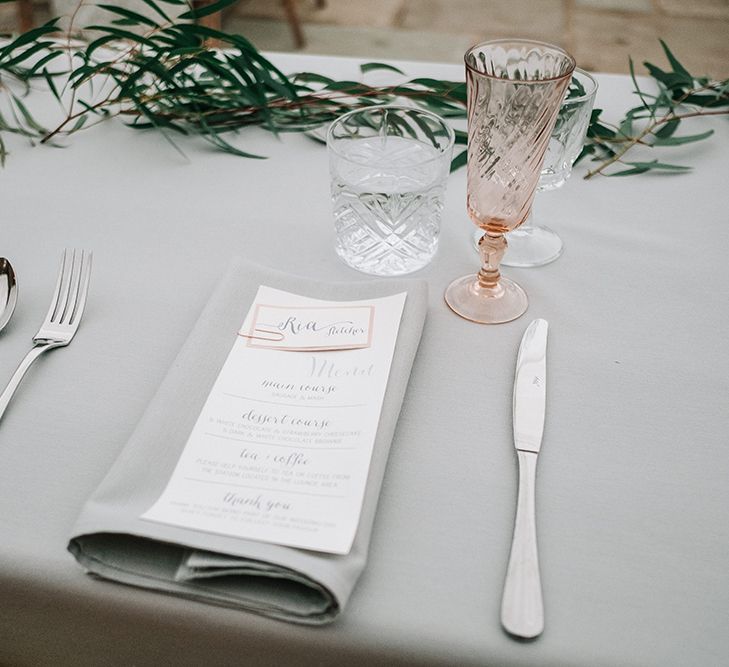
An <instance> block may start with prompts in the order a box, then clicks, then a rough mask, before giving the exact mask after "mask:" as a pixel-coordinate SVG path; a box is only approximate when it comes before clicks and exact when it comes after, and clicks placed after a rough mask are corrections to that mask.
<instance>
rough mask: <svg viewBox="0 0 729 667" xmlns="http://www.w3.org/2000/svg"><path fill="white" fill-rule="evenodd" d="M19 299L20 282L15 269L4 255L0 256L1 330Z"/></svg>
mask: <svg viewBox="0 0 729 667" xmlns="http://www.w3.org/2000/svg"><path fill="white" fill-rule="evenodd" d="M17 300H18V283H17V281H16V280H15V271H13V267H12V265H11V264H10V262H8V260H7V259H5V258H4V257H0V331H2V330H3V328H4V327H5V325H6V324H7V323H8V322H9V321H10V318H11V317H12V316H13V311H14V310H15V302H16V301H17Z"/></svg>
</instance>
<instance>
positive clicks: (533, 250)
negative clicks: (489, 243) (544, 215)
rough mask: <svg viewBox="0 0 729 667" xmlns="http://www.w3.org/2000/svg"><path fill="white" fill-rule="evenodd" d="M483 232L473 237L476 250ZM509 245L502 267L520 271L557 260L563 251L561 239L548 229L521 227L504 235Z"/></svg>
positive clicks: (478, 231)
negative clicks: (510, 267)
mask: <svg viewBox="0 0 729 667" xmlns="http://www.w3.org/2000/svg"><path fill="white" fill-rule="evenodd" d="M482 236H483V232H482V231H481V230H480V229H478V230H476V233H475V234H474V235H473V245H474V247H475V248H476V249H478V241H479V239H480V238H481V237H482ZM506 241H507V243H508V244H509V245H508V246H507V248H506V253H505V254H504V258H503V259H502V260H501V264H502V265H503V266H514V267H518V268H520V269H529V268H532V267H534V266H544V265H545V264H549V263H550V262H553V261H554V260H555V259H557V258H558V257H559V256H560V255H561V254H562V250H564V244H563V243H562V239H561V238H560V237H559V235H558V234H557V233H556V232H553V231H552V230H551V229H550V228H549V227H542V226H539V227H526V226H522V227H519V228H518V229H515V230H514V231H513V232H509V233H508V234H507V235H506Z"/></svg>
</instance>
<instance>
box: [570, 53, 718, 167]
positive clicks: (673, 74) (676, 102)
mask: <svg viewBox="0 0 729 667" xmlns="http://www.w3.org/2000/svg"><path fill="white" fill-rule="evenodd" d="M661 46H662V47H663V52H664V54H665V56H666V60H667V61H668V64H669V67H670V70H663V69H661V68H660V67H657V66H656V65H653V64H652V63H649V62H645V63H643V64H644V65H645V67H646V69H647V70H648V73H649V74H650V76H651V78H652V79H653V81H652V87H651V91H652V92H648V91H646V90H645V89H644V88H641V86H640V84H639V82H638V79H637V78H636V76H635V69H634V65H633V61H632V60H630V76H631V79H632V82H633V92H634V94H635V95H636V96H637V98H638V99H639V100H640V104H639V105H638V106H635V107H633V108H632V109H628V111H626V113H625V116H624V117H623V119H622V120H621V121H620V122H619V123H618V124H617V125H611V124H609V123H606V122H603V121H602V119H601V114H602V110H601V109H595V110H594V111H593V112H592V118H591V120H590V127H589V129H588V132H587V141H586V142H585V147H584V149H583V150H582V153H581V155H580V157H579V158H578V161H579V160H580V159H582V158H584V157H586V156H590V157H591V159H592V161H593V162H598V163H599V164H598V166H597V167H595V168H594V169H592V170H591V171H589V172H588V173H587V175H586V177H585V178H591V177H592V176H595V175H596V174H604V175H607V176H630V175H633V174H643V173H645V172H647V171H656V172H662V173H674V174H675V173H681V172H685V171H688V170H689V169H690V167H688V166H685V165H677V164H671V163H666V162H662V161H659V160H657V159H655V160H647V161H642V162H635V161H632V162H631V161H627V160H625V155H626V153H627V152H628V151H629V150H631V149H633V148H634V147H635V146H647V147H652V148H660V147H666V146H681V145H683V144H688V143H692V142H695V141H702V140H703V139H707V138H708V137H710V136H711V135H712V134H713V133H714V131H713V130H707V131H705V132H700V133H697V134H682V135H679V136H677V135H676V132H677V131H678V130H679V128H682V123H684V122H685V121H686V120H687V119H689V118H695V117H698V116H711V115H725V114H729V81H711V80H710V79H709V78H708V77H703V76H694V75H692V74H690V73H689V71H688V70H687V69H686V68H685V67H684V66H683V65H682V64H681V63H680V62H679V60H678V59H677V58H676V56H675V55H674V54H673V53H672V51H671V50H670V49H669V48H668V45H667V44H666V43H665V42H664V41H662V40H661ZM620 165H623V166H627V167H628V168H627V169H619V170H617V171H609V172H608V171H606V170H607V169H608V168H614V167H618V166H620Z"/></svg>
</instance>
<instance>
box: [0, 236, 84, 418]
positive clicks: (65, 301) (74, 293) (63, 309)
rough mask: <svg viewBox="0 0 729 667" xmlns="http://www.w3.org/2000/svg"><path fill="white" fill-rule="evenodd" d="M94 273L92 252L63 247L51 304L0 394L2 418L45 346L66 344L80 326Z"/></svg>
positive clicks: (52, 346)
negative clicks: (28, 346)
mask: <svg viewBox="0 0 729 667" xmlns="http://www.w3.org/2000/svg"><path fill="white" fill-rule="evenodd" d="M90 275H91V253H90V252H87V251H84V250H68V249H66V250H64V251H63V259H62V260H61V269H60V271H59V272H58V280H57V281H56V291H55V292H54V293H53V299H52V301H51V306H50V308H49V309H48V313H47V315H46V319H45V320H44V321H43V324H41V328H40V329H39V330H38V333H37V334H36V335H35V336H34V337H33V343H34V345H33V347H32V349H31V350H30V352H28V354H26V355H25V359H23V361H21V362H20V366H18V370H16V371H15V373H13V377H11V378H10V382H8V386H7V387H5V391H3V393H2V394H0V419H2V416H3V414H4V413H5V408H7V407H8V403H10V399H11V398H12V397H13V394H14V393H15V390H16V389H17V388H18V385H19V384H20V381H21V380H22V379H23V376H24V375H25V372H26V371H27V370H28V369H29V368H30V366H31V364H32V363H33V362H34V361H35V360H36V359H37V358H38V357H40V355H41V354H43V353H44V352H45V351H46V350H52V349H53V348H54V347H64V346H65V345H68V344H69V343H70V342H71V339H72V338H73V337H74V335H75V334H76V331H77V330H78V325H79V323H80V322H81V316H82V315H83V312H84V306H85V305H86V294H87V293H88V290H89V277H90Z"/></svg>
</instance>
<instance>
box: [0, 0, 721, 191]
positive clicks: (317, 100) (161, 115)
mask: <svg viewBox="0 0 729 667" xmlns="http://www.w3.org/2000/svg"><path fill="white" fill-rule="evenodd" d="M0 1H2V0H0ZM143 1H144V2H145V4H146V5H147V6H148V7H150V8H151V9H152V10H153V16H152V17H150V16H146V15H142V14H140V13H138V12H135V11H132V10H130V9H126V8H123V7H118V6H116V5H114V4H102V5H99V6H100V7H101V8H103V9H105V10H106V11H107V12H109V24H108V25H96V26H88V28H87V29H88V30H93V31H94V39H93V40H92V41H91V42H90V43H83V44H81V45H74V43H73V42H72V41H71V40H70V39H68V38H67V39H61V38H60V37H57V36H56V35H57V33H58V27H57V25H56V21H55V20H54V21H51V22H49V23H47V24H45V25H43V26H41V27H39V28H35V29H33V30H30V31H29V32H27V33H25V34H22V35H19V36H17V37H15V39H13V40H11V41H10V42H9V43H7V44H6V45H5V46H4V47H2V48H0V164H3V163H4V161H5V157H6V149H5V144H4V143H3V140H2V137H3V134H4V133H5V132H9V133H15V134H19V135H22V136H24V137H27V138H28V139H29V140H30V141H32V142H36V141H40V142H41V143H49V142H51V143H52V142H53V140H54V139H55V138H57V137H59V136H66V135H70V134H73V133H74V132H76V131H78V130H80V129H82V128H85V127H89V126H91V125H93V123H90V122H88V121H89V120H92V119H95V120H96V121H101V120H104V119H106V118H108V117H110V116H119V117H120V118H122V119H124V120H125V121H126V122H127V123H128V125H130V126H131V127H132V128H135V129H140V130H141V129H149V128H155V129H157V130H158V131H160V132H162V133H164V135H165V136H166V137H167V139H168V140H169V141H170V142H171V143H172V144H173V145H174V146H175V147H177V148H178V150H179V147H178V146H177V142H176V140H175V137H177V136H183V135H187V136H196V137H200V138H202V139H204V140H206V141H208V142H210V143H211V144H213V145H214V146H216V147H217V148H219V149H221V150H223V151H226V152H228V153H231V154H234V155H238V156H241V157H248V158H258V157H261V156H258V155H253V154H252V153H250V152H247V151H245V150H242V149H241V148H239V147H238V143H239V142H236V143H235V144H234V143H232V142H231V140H230V134H229V133H230V132H235V131H237V130H239V129H241V128H244V127H247V126H251V125H253V126H258V127H261V128H263V129H265V130H268V131H270V132H273V133H279V132H303V131H307V130H311V129H313V128H317V127H321V126H324V125H326V124H328V123H329V122H331V121H332V120H334V119H335V118H337V117H338V116H339V115H341V114H342V113H345V112H347V111H350V110H352V109H355V108H361V107H365V106H371V105H375V104H388V103H401V102H403V101H406V103H411V104H413V105H415V106H417V107H420V108H424V109H427V110H429V111H432V112H434V113H436V114H438V115H440V116H442V117H444V118H448V119H454V120H455V119H464V118H465V116H466V85H465V83H463V82H458V81H443V80H439V79H433V78H425V77H420V78H416V79H411V80H409V81H405V82H401V83H398V84H396V85H391V86H372V85H369V84H367V83H366V82H365V81H366V80H367V78H368V77H367V75H368V74H369V73H370V72H375V71H387V72H391V73H393V74H396V75H400V76H404V75H403V73H402V72H401V71H400V70H399V69H397V68H396V67H393V66H392V65H388V64H386V63H376V62H374V63H366V64H364V65H362V66H361V72H362V75H363V79H364V80H363V81H336V80H334V79H332V78H330V77H327V76H324V75H321V74H317V73H312V72H300V73H298V74H293V75H289V76H287V75H285V74H283V73H282V72H281V71H280V70H279V69H278V68H277V67H275V66H274V65H273V64H272V63H271V62H270V61H269V60H268V59H266V58H265V57H264V56H262V55H261V54H260V53H259V52H258V50H257V49H256V48H255V47H254V46H253V44H251V43H250V42H249V41H248V40H247V39H246V38H245V37H243V36H241V35H234V34H228V33H225V32H222V31H218V30H214V29H212V28H208V27H205V26H202V25H197V24H195V23H194V22H190V21H193V20H194V19H197V18H201V17H203V16H207V15H209V14H211V13H214V12H216V11H220V10H222V9H223V8H225V7H227V6H228V5H230V4H232V2H233V1H234V0H217V1H216V2H213V3H211V4H209V5H205V6H203V7H200V8H196V9H193V8H192V6H191V4H190V3H189V2H188V1H187V0H143ZM170 9H175V10H177V11H179V10H180V9H183V10H184V11H183V13H182V14H180V15H179V18H178V19H171V18H170V12H169V11H168V10H170ZM661 44H662V46H663V49H664V52H665V54H666V58H667V60H668V63H669V66H670V70H662V69H660V68H659V67H657V66H655V65H652V64H651V63H645V66H646V68H647V69H648V72H649V73H650V75H651V77H652V78H653V80H654V82H655V84H656V86H657V89H658V93H657V94H653V93H651V94H649V93H647V92H645V91H643V90H641V88H640V87H639V85H638V82H637V79H636V77H635V76H634V74H633V63H632V61H631V63H630V66H631V76H632V78H633V84H634V87H635V93H636V95H637V96H638V98H639V100H640V105H639V106H636V107H635V108H633V109H630V110H629V111H628V112H627V113H626V116H625V118H624V119H623V120H622V121H621V122H620V123H619V124H618V125H611V124H609V123H607V122H604V121H603V120H602V118H601V113H602V112H601V110H599V109H596V110H595V111H594V112H593V114H592V119H591V122H590V126H589V129H588V134H587V140H586V144H585V147H584V150H583V152H582V154H581V156H580V159H581V158H584V157H589V158H591V159H592V160H593V161H598V162H600V165H599V166H598V167H596V168H595V169H594V170H593V171H591V172H590V173H589V174H588V177H589V176H592V175H594V174H596V173H603V170H604V169H605V168H606V167H609V166H611V165H613V164H615V163H623V162H624V164H625V166H627V167H628V168H627V169H623V170H621V171H618V172H615V173H614V174H612V175H629V174H637V173H644V172H646V171H651V170H660V171H664V172H677V171H682V170H685V169H686V167H681V166H677V165H670V164H667V163H664V162H659V161H658V160H653V161H650V160H649V161H644V162H625V161H624V160H623V156H624V155H625V153H626V152H627V151H628V150H629V149H630V148H632V147H633V146H635V145H638V144H640V145H649V146H655V147H669V146H677V145H682V144H685V143H689V142H692V141H700V140H702V139H706V138H707V137H709V136H710V135H711V131H708V132H701V133H698V134H683V135H678V136H677V135H676V134H675V133H676V131H677V130H678V129H679V125H680V123H681V122H682V121H683V120H684V119H686V118H689V117H691V116H697V115H707V114H717V113H722V114H723V113H729V81H724V82H711V81H709V80H708V79H706V78H705V77H704V78H702V77H694V76H692V75H691V74H690V73H689V72H688V71H687V70H686V68H685V67H683V65H681V63H680V62H679V61H678V60H677V59H676V57H675V56H674V55H673V53H671V51H670V50H669V49H668V47H667V46H666V45H665V44H664V43H663V42H662V43H661ZM213 47H215V48H213ZM34 78H43V79H44V80H45V82H46V84H47V86H48V88H49V90H50V92H51V93H52V95H53V96H54V97H55V98H56V99H57V100H58V102H59V103H60V104H62V105H63V108H64V110H65V112H66V113H65V118H64V119H63V121H62V122H61V123H60V124H59V125H58V126H57V127H56V128H54V129H47V128H44V127H43V126H42V125H41V124H39V123H38V122H36V120H35V119H34V117H33V115H32V113H31V112H30V111H29V109H28V108H27V105H26V104H25V103H24V102H23V100H22V98H23V96H24V95H25V94H26V93H27V91H28V89H29V83H30V81H31V80H32V79H34ZM583 93H584V91H580V90H579V84H577V83H576V82H575V83H573V85H572V86H571V87H570V90H569V96H578V95H580V94H583ZM466 143H467V135H466V133H465V132H463V131H458V132H457V133H456V144H458V145H461V146H465V145H466ZM465 162H466V151H465V149H464V150H462V151H461V152H459V153H458V154H457V155H456V156H455V157H454V159H453V163H452V169H457V168H459V167H461V166H463V164H465Z"/></svg>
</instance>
